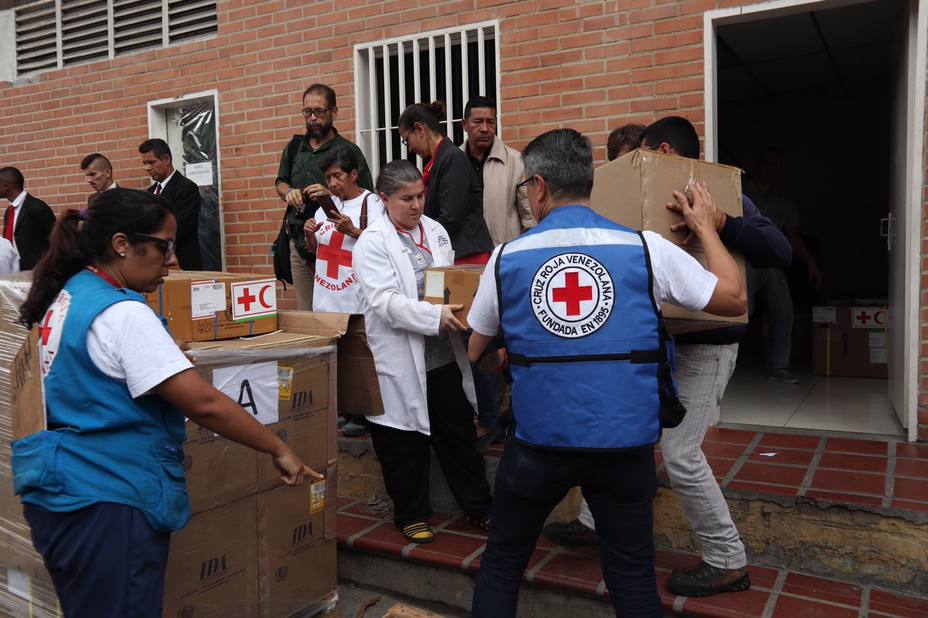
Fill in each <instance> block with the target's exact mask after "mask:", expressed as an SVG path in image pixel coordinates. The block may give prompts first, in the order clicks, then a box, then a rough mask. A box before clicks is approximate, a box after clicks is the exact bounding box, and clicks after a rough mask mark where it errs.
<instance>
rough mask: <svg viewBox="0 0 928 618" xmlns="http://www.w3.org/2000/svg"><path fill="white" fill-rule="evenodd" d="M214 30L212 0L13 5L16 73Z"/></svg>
mask: <svg viewBox="0 0 928 618" xmlns="http://www.w3.org/2000/svg"><path fill="white" fill-rule="evenodd" d="M217 32H218V21H217V16H216V1H215V0H43V1H42V2H31V3H28V4H23V5H22V6H18V7H16V72H17V74H19V75H25V74H28V73H36V72H38V71H44V70H49V69H60V68H62V67H66V66H70V65H73V64H78V63H81V62H89V61H93V60H103V59H107V58H114V57H116V56H118V55H121V54H127V53H131V52H135V51H138V50H141V49H146V48H151V47H166V46H168V45H172V44H175V43H180V42H183V41H187V40H190V39H194V38H201V37H204V36H210V35H214V34H216V33H217Z"/></svg>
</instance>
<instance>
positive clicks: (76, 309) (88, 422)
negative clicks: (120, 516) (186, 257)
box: [12, 270, 190, 532]
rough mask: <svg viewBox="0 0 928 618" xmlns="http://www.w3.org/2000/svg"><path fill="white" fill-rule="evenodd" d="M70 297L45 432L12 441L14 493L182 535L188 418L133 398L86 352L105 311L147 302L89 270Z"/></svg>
mask: <svg viewBox="0 0 928 618" xmlns="http://www.w3.org/2000/svg"><path fill="white" fill-rule="evenodd" d="M64 290H65V292H67V293H68V294H70V295H71V303H70V306H69V308H68V313H67V316H66V317H65V319H64V322H63V323H62V324H61V326H60V328H62V329H63V330H62V333H61V341H60V344H59V347H58V350H57V353H56V356H55V359H54V362H53V363H52V366H51V370H50V371H49V373H48V375H46V376H45V379H44V385H45V401H46V411H47V414H48V430H47V431H41V432H38V433H35V434H32V435H31V436H27V437H25V438H23V439H21V440H17V441H15V442H13V444H12V447H13V462H12V463H13V486H14V491H15V493H16V494H17V495H19V496H20V497H21V499H22V501H23V502H29V503H31V504H37V505H39V506H41V507H43V508H45V509H48V510H50V511H58V512H64V511H74V510H77V509H80V508H84V507H86V506H90V505H92V504H96V503H99V502H114V503H118V504H125V505H129V506H134V507H136V508H138V509H140V510H141V511H142V512H143V513H144V514H145V518H146V519H147V520H148V522H149V523H150V524H151V525H152V527H154V528H155V529H156V530H159V531H162V532H169V531H172V530H178V529H180V528H183V527H184V526H185V525H186V523H187V520H188V519H189V518H190V508H189V504H188V500H187V487H186V484H185V482H184V468H183V447H182V444H183V441H184V439H185V428H184V417H183V414H181V413H180V411H178V410H177V409H175V408H173V407H171V406H170V405H168V404H167V403H166V402H165V401H164V400H162V399H161V398H159V397H158V396H156V395H145V396H143V397H139V398H137V399H132V397H131V396H130V394H129V389H128V388H127V387H126V385H125V383H123V382H120V381H118V380H114V379H112V378H110V377H108V376H107V375H105V374H104V373H103V372H101V371H100V370H99V369H98V368H97V366H96V365H95V364H94V362H93V360H92V359H91V358H90V356H89V355H88V353H87V333H88V331H89V329H90V326H91V324H92V323H93V321H94V319H95V318H96V317H97V316H98V315H99V314H100V313H101V312H103V311H104V310H105V309H107V308H108V307H110V306H112V305H114V304H116V303H118V302H124V301H130V302H143V299H142V297H141V296H140V295H139V294H137V293H135V292H132V291H129V290H125V289H116V288H114V287H113V286H111V285H110V284H109V283H107V282H106V281H104V280H103V279H101V278H100V277H99V276H97V275H95V274H93V273H91V272H90V271H87V270H83V271H81V272H80V273H78V274H77V275H75V276H74V277H72V278H71V279H70V280H69V281H68V283H67V284H66V285H65V287H64Z"/></svg>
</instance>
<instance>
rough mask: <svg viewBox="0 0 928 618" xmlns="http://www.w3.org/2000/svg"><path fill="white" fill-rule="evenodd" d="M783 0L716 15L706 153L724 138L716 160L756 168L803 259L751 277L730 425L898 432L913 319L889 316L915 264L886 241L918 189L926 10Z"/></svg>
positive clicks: (725, 411) (777, 218)
mask: <svg viewBox="0 0 928 618" xmlns="http://www.w3.org/2000/svg"><path fill="white" fill-rule="evenodd" d="M773 4H777V5H779V6H780V7H781V9H780V10H776V9H774V10H769V11H762V10H758V11H756V12H755V13H754V14H752V15H750V16H749V17H743V18H740V19H735V20H728V21H726V20H723V19H720V20H719V21H718V22H717V23H715V24H713V25H714V30H713V34H714V52H715V71H714V78H715V80H716V81H715V83H714V85H713V86H714V89H715V90H714V94H715V104H716V107H715V110H713V111H714V112H715V114H716V115H715V116H714V118H713V121H714V123H710V122H708V121H707V151H708V150H709V148H708V143H709V141H710V139H712V140H713V144H712V146H713V147H714V149H715V150H714V151H713V154H714V156H715V159H716V160H717V161H719V162H721V163H727V164H730V165H736V166H738V167H741V168H742V169H744V170H745V171H746V175H745V178H744V190H745V193H746V194H747V195H748V196H749V197H751V198H752V200H753V201H755V203H757V205H758V207H759V208H760V209H761V210H762V212H764V213H765V214H767V215H768V216H770V218H771V219H773V220H774V222H775V223H777V224H778V225H780V226H782V227H783V228H784V231H786V232H788V235H789V236H791V240H792V241H793V244H794V255H795V258H794V263H793V266H792V267H791V268H790V269H789V270H787V271H783V272H764V271H755V272H753V273H751V274H750V276H749V279H750V281H749V288H750V292H751V293H752V311H753V314H752V319H751V327H750V330H749V333H748V335H747V336H746V337H745V338H744V340H743V341H742V345H741V350H740V353H739V359H738V369H737V371H736V373H735V375H734V377H733V379H732V381H731V383H730V384H729V388H728V392H727V393H726V396H725V400H724V402H723V404H722V410H721V420H722V422H724V423H729V424H739V425H752V426H763V427H781V428H788V429H814V430H829V431H838V432H847V433H863V434H869V435H880V436H896V437H902V436H905V435H906V433H907V432H906V427H907V425H908V414H909V412H910V411H909V410H908V409H907V408H906V406H905V405H902V403H903V402H897V401H895V400H894V398H893V397H892V396H891V395H892V388H891V381H890V380H889V376H890V375H891V374H892V373H893V371H895V372H900V371H902V370H903V367H902V366H901V365H903V364H904V363H903V360H902V359H903V356H902V354H901V353H900V354H894V349H893V334H894V333H893V332H892V328H891V326H892V327H893V328H900V327H902V326H903V325H902V324H901V320H896V324H894V325H891V324H890V320H889V317H888V316H889V315H890V314H891V313H892V311H891V310H890V308H891V307H893V305H894V300H893V294H894V290H893V289H892V288H893V287H894V286H893V285H892V282H893V279H894V277H895V278H896V280H897V281H898V282H904V281H905V275H906V273H905V269H906V266H905V261H904V260H902V261H898V260H893V259H892V257H891V254H890V251H889V249H890V248H891V246H890V245H891V242H892V240H893V239H892V238H887V236H891V235H892V234H893V231H892V230H890V229H889V227H890V219H891V218H892V215H891V213H892V212H893V210H894V204H895V205H896V206H898V205H900V204H901V205H904V202H905V199H906V195H907V191H908V187H907V185H906V182H907V179H908V176H907V174H906V172H905V171H902V172H901V173H900V172H899V169H900V167H901V168H902V169H903V170H905V169H906V157H907V156H908V148H907V147H908V145H909V141H908V140H909V136H908V135H907V133H908V132H909V131H911V130H912V127H910V126H908V124H907V123H908V122H909V120H910V117H911V113H910V112H911V110H910V107H911V101H912V96H911V95H912V90H911V87H910V86H911V84H910V83H909V82H910V80H911V76H912V75H913V71H912V66H911V63H912V58H911V56H912V53H911V44H912V39H913V38H914V37H915V29H914V28H912V27H911V24H912V15H911V13H910V10H912V9H910V7H912V6H917V5H916V4H914V3H910V2H909V1H908V0H876V1H872V2H850V3H844V4H843V5H840V4H839V3H836V2H792V3H790V2H779V3H773ZM922 96H924V95H922ZM707 108H708V106H707ZM922 109H923V108H922ZM710 127H711V130H712V131H714V132H715V135H712V136H710V135H709V130H710ZM895 210H896V211H897V212H899V211H900V209H899V208H898V207H897V208H895ZM897 217H898V215H897ZM896 223H897V228H898V227H899V225H898V224H900V223H901V224H902V225H905V223H906V221H905V220H904V217H903V220H902V221H899V220H897V221H896ZM895 236H896V240H898V237H899V234H896V235H895ZM905 249H906V247H904V246H903V247H899V246H897V247H896V251H899V250H905ZM916 251H917V249H916ZM917 259H918V257H917V255H916V256H915V260H916V261H917ZM896 313H897V314H898V313H900V312H898V311H897V312H896ZM790 321H791V326H790V324H789V323H790ZM900 330H901V329H900ZM898 339H899V340H900V341H905V336H904V335H903V336H901V337H899V338H898ZM894 363H895V364H896V365H897V366H893V365H894ZM794 379H795V383H793V380H794ZM910 388H914V385H912V386H910Z"/></svg>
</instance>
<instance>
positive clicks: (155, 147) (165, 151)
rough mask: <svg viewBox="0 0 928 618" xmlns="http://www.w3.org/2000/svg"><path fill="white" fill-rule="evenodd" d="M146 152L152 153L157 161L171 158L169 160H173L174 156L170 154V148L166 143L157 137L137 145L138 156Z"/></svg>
mask: <svg viewBox="0 0 928 618" xmlns="http://www.w3.org/2000/svg"><path fill="white" fill-rule="evenodd" d="M148 152H152V153H154V154H155V156H156V157H158V158H159V159H163V158H165V157H171V160H172V161H173V160H174V155H172V154H171V148H170V146H168V143H167V142H166V141H164V140H163V139H159V138H157V137H153V138H151V139H147V140H145V141H144V142H142V143H141V144H139V154H146V153H148Z"/></svg>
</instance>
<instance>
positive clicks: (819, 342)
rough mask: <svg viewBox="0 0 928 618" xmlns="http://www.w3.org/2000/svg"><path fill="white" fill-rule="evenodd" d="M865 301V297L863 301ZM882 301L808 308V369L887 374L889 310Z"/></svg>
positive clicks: (873, 375)
mask: <svg viewBox="0 0 928 618" xmlns="http://www.w3.org/2000/svg"><path fill="white" fill-rule="evenodd" d="M864 302H866V301H864ZM878 302H884V303H885V300H882V301H869V302H867V304H866V305H852V304H847V303H845V304H840V305H828V306H821V307H813V308H812V322H813V324H814V328H815V332H814V335H813V337H812V371H813V373H814V374H815V375H819V376H841V377H847V378H885V377H887V375H888V373H887V364H886V360H887V359H886V354H887V332H886V330H887V328H888V326H889V323H888V321H889V311H888V309H887V308H886V306H885V305H883V304H877V303H878Z"/></svg>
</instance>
